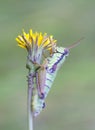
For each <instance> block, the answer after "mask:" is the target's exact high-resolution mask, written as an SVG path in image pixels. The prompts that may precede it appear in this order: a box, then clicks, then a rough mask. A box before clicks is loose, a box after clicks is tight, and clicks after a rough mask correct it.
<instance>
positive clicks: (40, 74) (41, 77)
mask: <svg viewBox="0 0 95 130" xmlns="http://www.w3.org/2000/svg"><path fill="white" fill-rule="evenodd" d="M47 63H48V61H47V59H45V61H44V62H43V64H42V65H41V66H40V69H39V70H38V71H37V73H36V82H37V89H38V95H39V97H40V98H41V99H44V98H45V95H44V88H45V81H46V71H47V70H46V68H47Z"/></svg>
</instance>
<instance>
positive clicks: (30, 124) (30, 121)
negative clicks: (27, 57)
mask: <svg viewBox="0 0 95 130" xmlns="http://www.w3.org/2000/svg"><path fill="white" fill-rule="evenodd" d="M33 78H34V77H33V74H32V73H31V72H29V75H28V99H27V100H28V101H27V105H28V130H33V113H32V109H31V100H32V93H33Z"/></svg>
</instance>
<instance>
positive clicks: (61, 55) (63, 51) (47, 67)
mask: <svg viewBox="0 0 95 130" xmlns="http://www.w3.org/2000/svg"><path fill="white" fill-rule="evenodd" d="M82 39H83V38H81V39H80V40H82ZM80 40H78V41H77V42H75V43H74V44H72V45H71V46H69V47H67V48H63V47H56V51H55V52H54V53H53V55H51V56H50V57H47V58H46V59H45V62H44V63H43V65H42V66H41V68H40V69H39V71H38V72H37V75H36V81H37V83H36V84H37V87H36V94H35V95H34V101H33V107H34V116H37V115H39V113H40V112H41V111H42V109H43V108H44V107H45V98H46V97H47V95H48V93H49V91H50V88H51V86H52V84H53V81H54V79H55V77H56V74H57V71H58V70H59V69H60V67H61V65H62V64H63V63H64V61H65V59H66V57H67V56H68V55H69V50H70V49H71V48H74V47H75V46H77V45H78V44H79V43H80Z"/></svg>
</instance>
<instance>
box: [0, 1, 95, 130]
mask: <svg viewBox="0 0 95 130" xmlns="http://www.w3.org/2000/svg"><path fill="white" fill-rule="evenodd" d="M23 28H24V29H25V31H26V32H28V30H29V29H30V28H32V29H33V31H38V32H39V31H41V32H43V33H44V32H47V33H48V34H53V35H54V38H55V39H57V40H58V45H59V46H63V47H66V46H68V45H70V44H71V43H73V42H74V41H77V40H78V39H79V38H81V37H83V36H84V37H85V39H84V40H83V41H81V44H80V45H79V46H78V47H76V48H75V49H72V50H71V52H70V55H69V57H68V58H67V60H66V62H65V64H64V65H63V66H62V67H61V69H60V70H59V72H58V75H57V77H56V80H55V82H54V84H53V87H52V89H51V91H50V93H49V95H48V97H47V99H46V103H47V106H46V108H45V109H44V110H43V112H41V114H40V115H39V116H38V117H37V118H36V119H35V120H34V130H95V1H94V0H0V130H27V106H26V104H27V82H26V75H27V70H26V68H25V64H26V55H27V52H26V50H24V49H21V48H19V47H18V46H17V43H16V41H15V38H16V37H17V35H18V34H21V33H22V29H23Z"/></svg>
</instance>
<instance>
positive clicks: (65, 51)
mask: <svg viewBox="0 0 95 130" xmlns="http://www.w3.org/2000/svg"><path fill="white" fill-rule="evenodd" d="M64 55H65V56H68V55H69V50H68V49H67V48H65V49H64Z"/></svg>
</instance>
